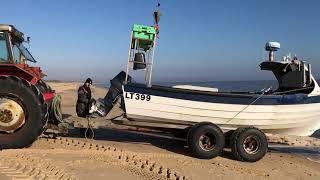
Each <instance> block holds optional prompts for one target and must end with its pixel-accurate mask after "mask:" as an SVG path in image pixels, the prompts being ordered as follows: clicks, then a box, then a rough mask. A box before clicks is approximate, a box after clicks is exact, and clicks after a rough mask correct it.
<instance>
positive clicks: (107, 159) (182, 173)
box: [0, 83, 320, 180]
mask: <svg viewBox="0 0 320 180" xmlns="http://www.w3.org/2000/svg"><path fill="white" fill-rule="evenodd" d="M50 85H51V86H52V88H53V89H55V90H56V91H57V93H59V94H61V95H62V98H63V102H62V108H63V113H64V117H65V118H73V117H75V116H76V113H75V102H76V98H77V97H76V95H77V92H76V90H77V88H78V87H79V85H80V84H78V83H50ZM106 92H107V90H106V89H103V88H97V87H94V88H93V94H94V97H95V98H101V97H104V95H105V93H106ZM269 140H270V142H273V143H276V144H273V145H272V146H271V148H270V152H268V153H267V155H266V156H265V158H263V159H262V160H260V161H259V162H256V163H245V162H239V161H236V160H234V159H233V158H232V156H231V154H230V152H229V151H228V150H226V151H225V152H224V153H223V154H222V156H221V157H217V158H214V159H211V160H200V159H196V158H193V157H191V155H190V153H188V151H187V149H186V147H185V146H184V144H183V143H181V142H178V141H174V140H167V139H163V138H155V137H150V136H145V135H137V134H133V133H127V132H122V131H118V130H111V129H99V130H95V137H94V140H88V139H85V138H83V137H82V135H81V134H80V133H79V131H78V129H73V130H71V131H70V134H69V135H68V137H62V138H60V137H58V138H57V139H52V138H47V137H45V136H44V137H42V138H40V139H39V140H37V141H36V142H35V143H34V144H33V145H32V146H31V147H29V148H26V149H20V150H4V151H0V156H1V159H0V179H6V178H7V179H28V178H29V179H43V177H46V178H47V179H58V178H61V179H89V178H90V179H118V180H125V179H195V180H198V179H199V180H206V179H208V180H209V179H235V178H236V179H319V178H320V164H319V163H317V162H313V161H310V160H308V159H307V158H306V157H305V156H303V155H305V154H303V153H310V154H315V156H316V155H318V154H317V152H320V151H318V149H317V148H319V144H320V143H319V139H317V138H301V137H280V136H269ZM288 145H290V146H288ZM317 146H318V147H317ZM292 147H293V149H294V150H293V149H292ZM301 149H302V150H301ZM289 152H291V153H289ZM293 153H295V154H293ZM297 154H301V155H297Z"/></svg>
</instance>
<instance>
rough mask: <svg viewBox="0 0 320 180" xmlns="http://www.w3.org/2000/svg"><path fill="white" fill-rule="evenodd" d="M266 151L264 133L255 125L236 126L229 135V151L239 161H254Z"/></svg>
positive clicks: (260, 157) (266, 143)
mask: <svg viewBox="0 0 320 180" xmlns="http://www.w3.org/2000/svg"><path fill="white" fill-rule="evenodd" d="M267 151H268V141H267V137H266V135H265V134H264V133H263V132H262V131H261V130H259V129H257V128H255V127H246V128H238V129H237V130H236V131H234V133H233V134H232V137H231V152H232V154H233V156H234V157H235V158H236V159H237V160H239V161H246V162H256V161H258V160H260V159H262V158H263V157H264V156H265V154H266V153H267Z"/></svg>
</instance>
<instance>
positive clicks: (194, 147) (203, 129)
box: [187, 123, 225, 159]
mask: <svg viewBox="0 0 320 180" xmlns="http://www.w3.org/2000/svg"><path fill="white" fill-rule="evenodd" d="M187 140H188V146H189V149H190V150H191V152H192V153H193V155H194V156H196V157H198V158H201V159H211V158H214V157H217V156H219V155H220V154H221V152H222V150H223V147H224V143H225V139H224V134H223V132H222V130H221V129H220V128H219V127H218V126H216V125H214V124H212V123H199V124H197V125H195V126H193V127H191V129H190V131H189V134H188V139H187Z"/></svg>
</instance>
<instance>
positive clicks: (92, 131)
mask: <svg viewBox="0 0 320 180" xmlns="http://www.w3.org/2000/svg"><path fill="white" fill-rule="evenodd" d="M87 121H88V125H87V128H86V131H85V132H84V137H85V138H86V139H89V138H88V137H87V133H88V130H89V129H90V130H91V133H92V136H91V138H90V139H93V138H94V130H93V127H92V125H91V124H90V116H87Z"/></svg>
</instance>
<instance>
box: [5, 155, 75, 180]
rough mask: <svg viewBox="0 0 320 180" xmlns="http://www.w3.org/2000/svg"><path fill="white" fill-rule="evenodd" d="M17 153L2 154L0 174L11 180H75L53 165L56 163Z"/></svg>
mask: <svg viewBox="0 0 320 180" xmlns="http://www.w3.org/2000/svg"><path fill="white" fill-rule="evenodd" d="M17 152H18V153H17ZM17 152H15V151H12V150H4V151H1V152H0V155H1V159H0V173H1V174H4V175H5V176H7V177H9V178H10V179H36V180H44V179H59V180H72V179H75V178H74V177H72V176H70V175H68V174H67V173H65V172H64V171H63V170H62V169H61V168H58V167H57V166H55V165H53V164H54V163H53V162H51V161H50V160H47V159H40V158H35V157H31V156H30V155H27V154H24V153H22V152H21V151H20V152H19V151H17Z"/></svg>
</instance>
